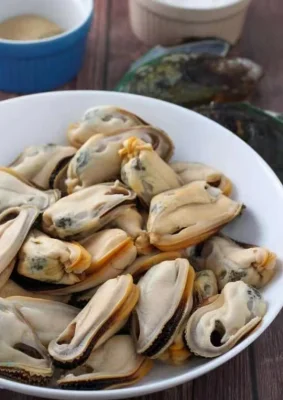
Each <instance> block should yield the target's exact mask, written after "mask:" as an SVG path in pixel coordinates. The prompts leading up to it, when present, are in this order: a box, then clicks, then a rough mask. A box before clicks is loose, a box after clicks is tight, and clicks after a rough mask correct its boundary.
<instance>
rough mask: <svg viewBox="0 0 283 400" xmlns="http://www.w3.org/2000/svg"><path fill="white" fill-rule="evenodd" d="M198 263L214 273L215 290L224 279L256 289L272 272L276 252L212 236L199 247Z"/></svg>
mask: <svg viewBox="0 0 283 400" xmlns="http://www.w3.org/2000/svg"><path fill="white" fill-rule="evenodd" d="M200 249H201V251H200V255H199V257H197V258H196V262H197V264H198V266H199V267H200V268H202V269H204V268H205V269H209V270H211V271H213V272H214V274H215V275H216V278H217V282H218V286H219V289H223V288H224V286H225V285H226V284H227V283H228V282H235V281H238V280H241V281H243V282H245V283H247V284H248V285H251V286H254V287H256V288H258V289H260V288H262V287H263V286H265V285H266V284H267V283H268V282H269V281H270V280H271V279H272V278H273V276H274V274H275V266H276V261H277V258H276V255H275V254H274V253H272V252H271V251H269V250H267V249H265V248H263V247H257V246H252V245H247V244H245V243H239V242H235V241H234V240H232V239H230V238H228V237H226V236H223V235H222V236H213V237H212V238H210V239H208V240H207V241H206V242H205V243H204V244H203V245H202V246H200Z"/></svg>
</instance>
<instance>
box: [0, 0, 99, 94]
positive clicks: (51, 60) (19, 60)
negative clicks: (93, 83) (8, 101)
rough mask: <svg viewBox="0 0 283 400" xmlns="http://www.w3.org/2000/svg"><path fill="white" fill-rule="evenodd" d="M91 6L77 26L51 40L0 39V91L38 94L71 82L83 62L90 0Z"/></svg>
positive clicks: (90, 20)
mask: <svg viewBox="0 0 283 400" xmlns="http://www.w3.org/2000/svg"><path fill="white" fill-rule="evenodd" d="M23 1H24V2H25V1H28V0H23ZM91 4H92V5H91V6H90V5H89V12H88V14H87V16H86V18H85V19H84V20H83V21H82V23H81V24H79V25H78V26H77V27H75V28H74V29H70V30H68V31H66V32H64V33H63V34H61V35H59V36H55V37H54V38H53V37H51V38H48V39H43V40H39V41H29V42H24V41H12V40H2V39H0V90H3V91H7V92H15V93H25V94H27V93H38V92H44V91H49V90H53V89H55V88H57V87H59V86H61V85H63V84H65V83H67V82H68V81H70V80H71V79H73V78H74V77H75V76H76V75H77V74H78V72H79V70H80V68H81V66H82V63H83V59H84V54H85V48H86V43H87V36H88V33H89V30H90V27H91V22H92V17H93V10H94V8H93V0H91Z"/></svg>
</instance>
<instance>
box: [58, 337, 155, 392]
mask: <svg viewBox="0 0 283 400" xmlns="http://www.w3.org/2000/svg"><path fill="white" fill-rule="evenodd" d="M152 365H153V363H152V361H151V360H150V359H149V358H146V357H143V356H141V355H139V354H137V353H136V351H135V347H134V343H133V339H132V338H131V336H129V335H117V336H113V337H112V338H110V339H109V340H107V342H105V343H104V344H103V345H102V346H100V347H99V348H98V349H96V350H94V351H93V352H92V353H91V354H90V356H89V358H88V360H87V361H86V363H85V365H84V366H82V367H80V368H78V371H74V373H72V374H68V375H66V376H64V377H63V378H61V379H60V380H59V381H58V384H59V386H60V387H61V388H62V389H87V390H101V389H116V388H120V387H123V386H128V385H133V384H134V383H136V382H138V381H139V380H140V379H142V378H143V377H144V376H145V375H147V373H148V372H149V371H150V370H151V368H152Z"/></svg>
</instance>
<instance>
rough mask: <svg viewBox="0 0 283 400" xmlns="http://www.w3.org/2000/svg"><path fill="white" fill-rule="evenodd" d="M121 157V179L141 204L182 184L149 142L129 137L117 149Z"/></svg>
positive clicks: (146, 203)
mask: <svg viewBox="0 0 283 400" xmlns="http://www.w3.org/2000/svg"><path fill="white" fill-rule="evenodd" d="M119 154H120V156H121V158H122V167H121V178H122V181H123V182H124V183H125V184H126V185H127V186H129V187H130V188H132V189H133V190H134V192H135V193H136V194H137V196H138V197H139V198H140V200H141V201H142V203H143V204H145V205H147V206H149V203H150V201H151V199H152V198H153V196H155V195H156V194H159V193H162V192H165V191H166V190H169V189H175V188H179V187H181V186H182V181H181V179H180V178H179V177H178V175H177V174H176V173H175V172H174V171H173V169H172V168H171V167H170V166H169V165H168V164H167V163H166V162H165V161H163V160H162V159H161V158H160V157H159V155H158V154H157V153H156V152H155V151H154V150H153V148H152V146H151V144H149V143H145V142H144V141H142V140H140V139H138V138H136V137H130V138H129V139H127V140H125V142H124V143H123V148H122V149H121V150H119Z"/></svg>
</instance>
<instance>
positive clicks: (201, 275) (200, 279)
mask: <svg viewBox="0 0 283 400" xmlns="http://www.w3.org/2000/svg"><path fill="white" fill-rule="evenodd" d="M216 294H218V286H217V280H216V277H215V275H214V272H213V271H211V270H210V269H204V270H203V271H199V272H197V273H196V278H195V281H194V305H195V306H198V305H201V304H202V303H203V302H204V301H205V300H206V299H208V298H209V297H212V296H215V295H216Z"/></svg>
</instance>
